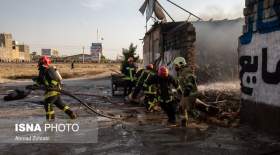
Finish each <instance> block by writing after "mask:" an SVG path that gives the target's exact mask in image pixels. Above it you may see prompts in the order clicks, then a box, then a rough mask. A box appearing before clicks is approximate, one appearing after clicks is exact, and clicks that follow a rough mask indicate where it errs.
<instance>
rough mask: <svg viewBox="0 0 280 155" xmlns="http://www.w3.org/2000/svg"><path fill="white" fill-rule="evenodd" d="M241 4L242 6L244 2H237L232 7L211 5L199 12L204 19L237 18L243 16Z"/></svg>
mask: <svg viewBox="0 0 280 155" xmlns="http://www.w3.org/2000/svg"><path fill="white" fill-rule="evenodd" d="M240 6H242V4H236V5H234V6H233V7H230V8H224V7H220V6H218V5H215V6H214V5H209V6H206V7H205V8H204V9H203V10H202V11H201V12H200V13H199V16H200V17H201V18H202V19H204V20H210V19H213V20H223V19H236V18H240V17H243V7H240Z"/></svg>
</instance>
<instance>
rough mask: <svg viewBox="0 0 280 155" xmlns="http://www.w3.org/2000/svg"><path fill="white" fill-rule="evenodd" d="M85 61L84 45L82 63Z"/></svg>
mask: <svg viewBox="0 0 280 155" xmlns="http://www.w3.org/2000/svg"><path fill="white" fill-rule="evenodd" d="M84 63H85V46H83V64H84Z"/></svg>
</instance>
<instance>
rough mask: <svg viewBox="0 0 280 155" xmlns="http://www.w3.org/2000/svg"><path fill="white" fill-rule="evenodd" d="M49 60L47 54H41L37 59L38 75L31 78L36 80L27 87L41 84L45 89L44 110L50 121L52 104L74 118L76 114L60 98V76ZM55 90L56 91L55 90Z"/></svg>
mask: <svg viewBox="0 0 280 155" xmlns="http://www.w3.org/2000/svg"><path fill="white" fill-rule="evenodd" d="M50 64H51V60H50V59H49V58H48V57H47V56H43V57H41V58H40V59H39V62H38V70H39V76H38V77H37V78H34V79H33V80H34V81H35V82H36V84H35V85H33V86H32V87H31V88H29V89H36V88H37V87H41V86H43V87H44V88H45V89H46V91H45V96H44V97H45V100H44V107H45V110H46V119H47V120H48V121H52V120H54V119H55V113H54V110H53V104H54V105H56V106H57V107H58V108H59V109H61V110H63V111H64V112H65V113H66V114H67V115H68V116H69V117H70V118H71V119H76V118H77V116H76V114H75V113H74V112H73V111H72V110H71V109H70V107H69V106H67V105H65V104H64V103H63V101H62V99H61V96H60V93H59V90H61V80H62V78H61V76H60V74H59V72H58V71H57V69H56V68H55V67H54V66H50ZM56 90H57V91H56Z"/></svg>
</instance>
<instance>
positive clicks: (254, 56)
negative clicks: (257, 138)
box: [238, 0, 280, 133]
mask: <svg viewBox="0 0 280 155" xmlns="http://www.w3.org/2000/svg"><path fill="white" fill-rule="evenodd" d="M244 15H245V25H244V27H243V35H242V36H241V37H240V39H239V50H238V51H239V52H238V53H239V71H240V80H241V95H242V96H241V98H242V108H241V120H242V121H243V122H245V123H249V124H251V125H252V126H253V127H255V128H256V129H263V130H266V131H269V132H275V133H280V130H279V128H280V1H279V0H246V8H245V9H244Z"/></svg>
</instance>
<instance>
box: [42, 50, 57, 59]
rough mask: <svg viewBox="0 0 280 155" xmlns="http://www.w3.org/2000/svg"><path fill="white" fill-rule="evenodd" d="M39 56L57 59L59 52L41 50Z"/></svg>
mask: <svg viewBox="0 0 280 155" xmlns="http://www.w3.org/2000/svg"><path fill="white" fill-rule="evenodd" d="M41 55H44V56H49V57H59V52H58V50H56V49H42V50H41Z"/></svg>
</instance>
